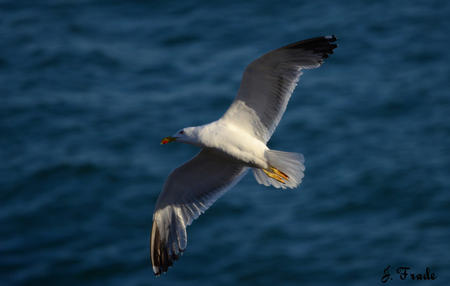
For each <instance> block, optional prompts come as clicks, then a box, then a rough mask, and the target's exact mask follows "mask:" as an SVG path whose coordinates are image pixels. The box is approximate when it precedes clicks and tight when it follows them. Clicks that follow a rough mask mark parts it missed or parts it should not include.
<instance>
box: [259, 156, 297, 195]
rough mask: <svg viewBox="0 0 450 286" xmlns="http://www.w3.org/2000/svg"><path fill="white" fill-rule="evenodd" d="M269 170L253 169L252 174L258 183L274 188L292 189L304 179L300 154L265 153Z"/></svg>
mask: <svg viewBox="0 0 450 286" xmlns="http://www.w3.org/2000/svg"><path fill="white" fill-rule="evenodd" d="M265 155H266V158H267V161H268V162H269V168H267V169H259V168H253V174H254V176H255V179H256V181H257V182H258V183H260V184H262V185H265V186H271V185H272V186H274V187H275V188H282V189H286V188H290V189H293V188H295V187H297V186H298V185H300V183H301V182H302V179H303V177H304V174H303V172H304V171H305V165H304V164H303V163H304V162H305V159H304V157H303V155H302V154H300V153H291V152H283V151H276V150H268V151H266V154H265Z"/></svg>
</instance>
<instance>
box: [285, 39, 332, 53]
mask: <svg viewBox="0 0 450 286" xmlns="http://www.w3.org/2000/svg"><path fill="white" fill-rule="evenodd" d="M336 41H337V38H336V36H335V35H329V36H321V37H316V38H311V39H307V40H303V41H299V42H296V43H293V44H290V45H287V46H286V47H284V48H286V49H302V50H306V51H312V52H314V53H315V54H320V55H321V56H322V58H323V59H326V58H328V56H329V55H331V54H332V53H333V50H334V49H335V48H337V45H336V44H333V43H334V42H336Z"/></svg>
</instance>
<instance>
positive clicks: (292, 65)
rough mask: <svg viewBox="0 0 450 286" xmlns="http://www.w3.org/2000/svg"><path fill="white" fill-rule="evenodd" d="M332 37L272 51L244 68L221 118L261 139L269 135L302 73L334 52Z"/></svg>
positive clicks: (267, 137) (315, 66) (265, 140)
mask: <svg viewBox="0 0 450 286" xmlns="http://www.w3.org/2000/svg"><path fill="white" fill-rule="evenodd" d="M335 41H336V37H335V36H325V37H317V38H312V39H308V40H303V41H300V42H296V43H293V44H290V45H287V46H285V47H282V48H279V49H276V50H274V51H271V52H269V53H267V54H265V55H263V56H262V57H260V58H258V59H256V60H255V61H253V62H252V63H251V64H250V65H248V66H247V68H246V69H245V72H244V75H243V77H242V81H241V86H240V88H239V92H238V95H237V96H236V98H235V100H234V101H233V103H232V105H231V106H230V108H229V109H228V110H227V112H226V113H225V114H224V116H223V120H227V121H229V122H233V123H235V124H237V125H238V126H240V127H241V128H243V129H246V130H247V131H248V132H251V134H253V135H254V136H256V137H257V138H259V139H260V140H262V141H264V142H267V141H268V140H269V139H270V137H271V136H272V134H273V132H274V130H275V128H276V127H277V125H278V123H279V121H280V119H281V117H282V116H283V113H284V111H285V110H286V106H287V104H288V101H289V99H290V97H291V94H292V92H293V91H294V89H295V87H296V85H297V82H298V80H299V78H300V75H301V74H302V69H311V68H317V67H319V66H320V65H321V64H322V62H323V59H325V58H327V57H328V55H329V54H332V53H333V49H334V48H336V47H337V45H335V44H333V42H335Z"/></svg>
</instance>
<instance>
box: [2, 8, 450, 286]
mask: <svg viewBox="0 0 450 286" xmlns="http://www.w3.org/2000/svg"><path fill="white" fill-rule="evenodd" d="M449 15H450V2H449V1H445V0H431V1H419V0H411V1H387V0H381V1H370V0H366V1H362V0H361V1H358V0H350V1H324V0H319V1H268V0H265V1H258V2H256V1H254V2H244V1H200V0H199V1H137V0H135V1H90V0H84V1H79V0H77V1H75V0H67V1H56V0H54V1H53V0H51V1H50V0H42V1H0V158H1V161H2V162H1V164H0V284H1V285H413V284H414V285H450V284H449V283H450V192H449V191H450V172H449V170H450V83H449V79H450V64H449V63H450V53H449V47H450V37H449V34H450V20H449V19H450V18H449ZM327 34H335V35H336V36H337V37H338V39H339V40H338V45H339V47H338V48H337V49H336V50H335V54H333V55H332V56H331V57H330V58H329V59H328V60H327V61H326V63H325V64H324V65H322V66H321V67H320V68H319V69H316V70H309V71H306V72H305V73H304V75H303V76H302V78H301V80H300V83H299V86H298V87H297V89H296V90H295V92H294V95H293V97H292V99H291V102H290V104H289V106H288V109H287V112H286V114H285V116H284V117H283V120H282V121H281V123H280V125H279V127H278V129H277V131H276V132H275V134H274V136H273V138H272V139H271V141H270V142H269V147H271V148H273V149H278V150H285V151H291V152H301V153H303V154H304V156H305V158H306V173H305V174H306V176H305V178H304V182H303V183H302V185H301V186H300V188H298V189H296V190H289V191H280V190H276V189H271V188H266V187H263V186H261V185H258V184H257V183H256V182H255V180H254V178H253V176H252V174H251V173H249V174H248V175H247V176H246V177H245V178H244V179H243V180H242V181H241V182H240V183H239V184H238V185H237V186H235V187H234V188H233V189H232V190H230V191H229V192H228V193H227V194H226V195H225V196H223V197H222V198H221V199H219V200H218V201H217V202H216V203H215V204H214V205H213V207H212V208H210V209H209V210H208V211H207V212H206V213H205V214H204V215H203V216H201V217H200V218H199V219H198V220H197V221H195V222H194V223H193V225H191V226H190V227H189V228H188V247H187V249H186V251H185V253H184V255H183V257H182V258H181V259H180V260H179V261H177V262H176V263H175V265H174V267H172V268H171V269H170V270H169V272H168V273H167V275H163V276H161V277H158V278H156V277H154V276H153V273H152V269H151V262H150V259H149V236H150V229H151V223H152V222H151V219H152V212H153V208H154V204H155V202H156V199H157V197H158V195H159V192H160V190H161V188H162V185H163V183H164V180H165V179H166V177H167V175H168V174H169V172H170V171H171V170H172V169H173V168H175V167H176V166H178V165H179V164H181V163H182V162H184V161H186V160H189V159H190V158H191V157H192V156H193V155H194V154H195V153H196V152H197V149H196V148H195V147H192V146H187V145H184V144H169V145H167V146H160V145H159V142H160V140H161V138H162V137H165V136H167V135H171V134H173V133H174V132H175V131H176V130H178V129H180V128H182V127H185V126H192V125H197V124H203V123H207V122H210V121H212V120H215V119H217V118H218V117H219V116H221V115H222V114H223V112H224V111H225V110H226V109H227V107H228V106H229V104H230V103H231V101H232V100H233V98H234V96H235V94H236V91H237V89H238V87H239V83H240V78H241V75H242V72H243V70H244V68H245V66H246V65H247V64H248V63H250V62H251V61H252V60H253V59H255V58H256V57H258V56H260V55H261V54H263V53H265V52H267V51H269V50H271V49H274V48H278V47H280V46H282V45H285V44H288V43H290V42H294V41H298V40H301V39H305V38H308V37H315V36H319V35H327ZM389 265H390V268H388V269H387V271H388V272H389V273H390V274H391V275H390V276H389V277H388V278H387V282H386V283H382V278H383V275H384V270H385V269H386V268H387V267H388V266H389ZM399 267H410V269H409V270H408V271H409V272H413V273H415V274H419V273H422V274H423V273H426V269H427V267H428V268H429V272H430V275H431V273H434V275H435V277H436V279H435V280H428V281H413V280H412V278H411V276H408V277H407V280H405V281H402V280H401V278H400V275H399V274H397V273H396V270H397V268H399ZM425 276H426V275H425ZM415 277H416V276H415ZM391 278H392V279H391ZM416 278H417V277H416Z"/></svg>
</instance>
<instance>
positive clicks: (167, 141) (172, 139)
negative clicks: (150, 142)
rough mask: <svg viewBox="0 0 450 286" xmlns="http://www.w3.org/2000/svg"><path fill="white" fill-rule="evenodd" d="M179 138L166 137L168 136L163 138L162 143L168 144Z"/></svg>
mask: <svg viewBox="0 0 450 286" xmlns="http://www.w3.org/2000/svg"><path fill="white" fill-rule="evenodd" d="M176 139H177V138H175V137H170V136H169V137H166V138H164V139H163V140H161V144H167V143H170V142H172V141H175V140H176Z"/></svg>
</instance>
